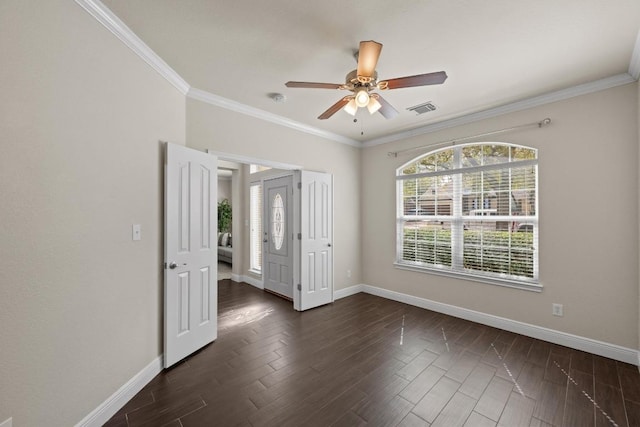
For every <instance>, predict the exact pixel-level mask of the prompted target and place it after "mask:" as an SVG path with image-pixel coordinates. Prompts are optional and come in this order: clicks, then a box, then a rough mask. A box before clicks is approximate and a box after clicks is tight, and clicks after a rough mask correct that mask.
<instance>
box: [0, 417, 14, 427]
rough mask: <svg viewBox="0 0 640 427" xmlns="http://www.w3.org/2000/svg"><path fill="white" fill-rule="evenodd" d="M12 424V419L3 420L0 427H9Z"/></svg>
mask: <svg viewBox="0 0 640 427" xmlns="http://www.w3.org/2000/svg"><path fill="white" fill-rule="evenodd" d="M12 424H13V417H11V418H9V419H6V420H4V422H3V423H2V424H0V427H11V425H12Z"/></svg>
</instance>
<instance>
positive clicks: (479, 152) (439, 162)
mask: <svg viewBox="0 0 640 427" xmlns="http://www.w3.org/2000/svg"><path fill="white" fill-rule="evenodd" d="M537 158H538V150H536V149H535V148H530V147H525V146H522V145H516V144H509V143H505V142H484V143H470V144H461V145H457V146H455V147H445V148H441V149H437V150H434V151H430V152H428V153H426V154H423V155H421V156H419V157H417V158H415V159H412V160H410V161H409V162H407V163H405V164H404V165H402V166H400V167H399V168H398V169H397V171H396V172H397V175H415V174H423V173H430V172H442V171H451V170H454V169H465V168H473V167H481V166H489V165H501V164H505V163H513V162H519V161H530V160H536V159H537Z"/></svg>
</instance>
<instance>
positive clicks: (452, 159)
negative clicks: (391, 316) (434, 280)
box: [396, 142, 541, 290]
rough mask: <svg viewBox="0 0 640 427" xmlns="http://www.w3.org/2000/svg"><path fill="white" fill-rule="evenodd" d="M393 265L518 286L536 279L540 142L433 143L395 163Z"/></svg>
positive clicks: (526, 285) (535, 283)
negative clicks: (432, 147) (536, 145)
mask: <svg viewBox="0 0 640 427" xmlns="http://www.w3.org/2000/svg"><path fill="white" fill-rule="evenodd" d="M396 182H397V186H396V188H397V193H396V194H397V198H396V203H397V204H396V206H397V216H396V220H397V234H396V236H397V240H396V254H397V256H396V265H397V266H399V267H400V268H406V269H411V270H416V271H431V272H437V273H438V274H446V275H452V276H455V277H463V278H472V279H473V280H478V279H480V280H482V281H488V282H490V283H497V284H501V285H507V286H515V287H518V288H522V289H529V290H540V289H541V287H540V285H539V283H538V278H539V272H538V150H536V149H535V148H530V147H524V146H521V145H515V144H508V143H504V142H484V143H471V144H461V145H456V146H453V147H446V148H441V149H437V150H434V151H431V152H429V153H426V154H423V155H421V156H419V157H416V158H414V159H412V160H410V161H409V162H407V163H405V164H404V165H402V166H400V167H399V168H398V169H396Z"/></svg>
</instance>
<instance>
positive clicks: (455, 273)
mask: <svg viewBox="0 0 640 427" xmlns="http://www.w3.org/2000/svg"><path fill="white" fill-rule="evenodd" d="M496 145H499V146H504V147H508V148H509V152H510V153H511V148H522V149H527V150H533V151H534V153H535V159H526V160H516V161H512V158H511V157H509V161H508V162H502V163H497V164H485V165H480V166H465V165H463V162H462V160H461V159H462V152H463V148H465V147H472V146H477V147H479V148H480V150H482V149H483V148H482V147H484V146H496ZM445 150H453V160H452V161H453V163H452V167H451V168H450V169H444V170H441V171H438V170H437V167H436V169H435V170H433V171H427V172H420V173H415V174H404V171H405V169H406V168H408V167H410V166H411V165H413V164H415V163H418V162H420V161H421V160H422V159H423V158H425V157H429V156H432V155H436V154H438V153H440V152H444V151H445ZM538 164H539V156H538V149H536V148H533V147H528V146H523V145H518V144H512V143H506V142H473V143H467V144H456V145H453V146H446V147H440V148H436V149H434V150H431V151H428V152H426V153H423V154H421V155H419V156H417V157H414V158H412V159H411V160H409V161H408V162H406V163H404V164H402V165H401V166H399V167H398V168H397V169H396V176H395V179H396V256H395V262H394V266H395V267H396V268H398V269H402V270H410V271H418V272H423V273H431V274H436V275H440V276H447V277H455V278H461V279H465V280H470V281H475V282H482V283H489V284H494V285H499V286H506V287H511V288H517V289H524V290H529V291H534V292H541V291H542V288H543V286H542V284H541V283H540V280H539V277H540V276H539V251H540V245H539V229H538V228H539V227H538V225H539V168H538ZM531 166H533V167H534V170H535V179H534V185H535V192H534V197H535V200H534V204H535V214H534V215H531V214H529V215H526V216H522V217H519V216H517V215H513V213H512V212H510V214H509V215H506V216H505V215H501V216H497V215H496V216H491V221H496V222H498V221H509V222H516V220H515V218H519V219H524V220H526V223H531V224H532V227H533V234H532V239H533V248H532V252H531V253H532V257H533V261H532V262H533V265H532V268H533V277H531V278H527V277H524V276H516V275H510V274H504V273H495V272H482V271H481V270H475V271H474V270H473V269H468V268H465V267H464V251H465V249H464V243H463V240H464V224H465V221H467V222H468V221H473V220H475V218H474V217H473V216H471V215H463V205H464V191H463V184H462V180H463V178H462V177H463V175H464V174H470V173H474V172H484V171H495V170H506V171H508V173H509V183H510V184H511V174H512V170H513V169H516V168H519V167H531ZM438 176H451V178H452V180H453V182H452V187H453V190H452V197H451V213H450V214H449V215H438V210H437V208H435V207H434V213H433V214H431V215H429V214H424V213H422V214H420V215H419V214H418V208H416V214H415V215H407V214H405V197H404V185H403V183H404V182H405V181H406V180H409V179H418V178H425V177H438ZM508 191H509V192H510V193H511V191H512V189H511V187H509V190H508ZM434 203H435V202H434ZM510 203H511V201H510ZM510 206H511V204H510ZM438 208H439V207H438ZM478 209H480V210H485V206H484V203H483V206H482V207H478ZM485 218H486V217H485ZM408 221H442V223H443V224H444V223H445V222H448V223H450V224H451V225H450V233H451V237H450V246H451V261H450V262H451V266H443V265H437V264H427V263H422V262H420V261H409V260H406V259H404V255H405V253H404V243H405V242H404V237H405V236H404V230H405V224H406V223H407V222H408ZM510 232H511V233H514V232H517V231H513V229H512V230H511V231H510ZM509 241H510V242H511V240H509ZM508 253H509V256H511V255H512V254H513V252H512V249H511V248H509V249H508Z"/></svg>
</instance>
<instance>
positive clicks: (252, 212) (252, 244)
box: [249, 183, 262, 271]
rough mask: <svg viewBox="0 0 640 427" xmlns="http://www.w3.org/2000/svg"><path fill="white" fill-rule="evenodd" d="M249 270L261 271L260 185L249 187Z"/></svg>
mask: <svg viewBox="0 0 640 427" xmlns="http://www.w3.org/2000/svg"><path fill="white" fill-rule="evenodd" d="M249 223H250V228H251V230H250V233H249V259H250V265H249V268H250V269H251V270H254V271H262V184H260V183H256V184H251V186H250V187H249Z"/></svg>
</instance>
